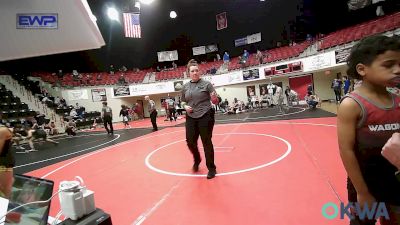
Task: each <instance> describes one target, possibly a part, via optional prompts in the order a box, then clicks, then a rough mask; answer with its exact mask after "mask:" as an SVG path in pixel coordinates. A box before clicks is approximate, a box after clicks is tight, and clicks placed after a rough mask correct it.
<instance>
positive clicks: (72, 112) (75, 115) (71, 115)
mask: <svg viewBox="0 0 400 225" xmlns="http://www.w3.org/2000/svg"><path fill="white" fill-rule="evenodd" d="M69 116H70V117H72V118H74V117H77V116H78V113H77V112H76V109H71V112H69Z"/></svg>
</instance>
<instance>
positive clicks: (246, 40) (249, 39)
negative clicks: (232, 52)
mask: <svg viewBox="0 0 400 225" xmlns="http://www.w3.org/2000/svg"><path fill="white" fill-rule="evenodd" d="M260 41H261V33H256V34H251V35H247V36H246V37H243V38H239V39H236V40H235V47H239V46H243V45H248V44H253V43H257V42H260Z"/></svg>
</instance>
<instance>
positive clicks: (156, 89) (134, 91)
mask: <svg viewBox="0 0 400 225" xmlns="http://www.w3.org/2000/svg"><path fill="white" fill-rule="evenodd" d="M174 91H175V88H174V82H160V83H152V84H138V85H134V86H130V92H131V96H143V95H150V94H161V93H168V92H174Z"/></svg>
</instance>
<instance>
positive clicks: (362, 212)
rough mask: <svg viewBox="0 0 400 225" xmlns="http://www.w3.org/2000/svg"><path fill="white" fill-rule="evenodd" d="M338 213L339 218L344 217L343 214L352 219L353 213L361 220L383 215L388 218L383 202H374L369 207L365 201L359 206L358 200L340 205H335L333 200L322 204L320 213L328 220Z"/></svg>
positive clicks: (335, 216)
mask: <svg viewBox="0 0 400 225" xmlns="http://www.w3.org/2000/svg"><path fill="white" fill-rule="evenodd" d="M351 211H354V213H351ZM339 213H340V219H344V217H345V216H347V217H348V218H349V219H354V214H355V215H358V217H359V218H360V219H361V220H363V219H369V220H372V219H378V218H379V217H384V218H385V219H387V220H389V213H388V210H387V208H386V205H385V203H383V202H374V203H373V204H372V206H371V207H369V206H368V205H367V203H365V204H364V206H363V207H361V205H360V204H359V203H358V202H349V203H348V204H347V205H345V204H344V203H343V202H342V203H340V206H337V205H336V204H335V203H333V202H328V203H326V204H325V205H323V206H322V215H323V216H324V217H325V218H327V219H329V220H333V219H335V218H337V217H338V215H339Z"/></svg>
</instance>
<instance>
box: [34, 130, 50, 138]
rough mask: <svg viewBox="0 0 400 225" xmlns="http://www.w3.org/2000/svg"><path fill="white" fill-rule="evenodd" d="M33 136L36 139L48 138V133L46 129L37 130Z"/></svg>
mask: <svg viewBox="0 0 400 225" xmlns="http://www.w3.org/2000/svg"><path fill="white" fill-rule="evenodd" d="M32 136H33V137H34V138H35V139H39V138H43V139H46V138H47V133H46V131H44V130H36V131H35V132H33V134H32Z"/></svg>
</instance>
